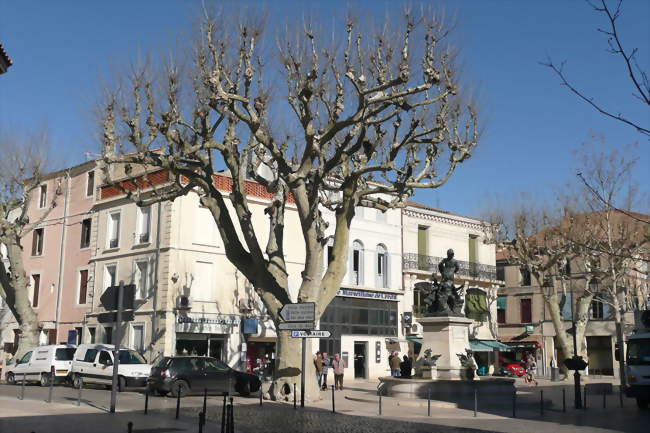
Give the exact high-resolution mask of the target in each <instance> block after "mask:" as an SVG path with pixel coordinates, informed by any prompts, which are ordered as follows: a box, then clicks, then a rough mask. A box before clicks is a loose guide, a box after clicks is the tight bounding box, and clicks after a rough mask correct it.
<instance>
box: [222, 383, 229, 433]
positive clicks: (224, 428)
mask: <svg viewBox="0 0 650 433" xmlns="http://www.w3.org/2000/svg"><path fill="white" fill-rule="evenodd" d="M227 395H228V393H227V392H224V393H223V409H222V410H221V433H226V404H227V403H226V396H227Z"/></svg>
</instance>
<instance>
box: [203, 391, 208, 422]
mask: <svg viewBox="0 0 650 433" xmlns="http://www.w3.org/2000/svg"><path fill="white" fill-rule="evenodd" d="M207 413H208V388H205V389H204V390H203V416H204V417H205V416H206V414H207Z"/></svg>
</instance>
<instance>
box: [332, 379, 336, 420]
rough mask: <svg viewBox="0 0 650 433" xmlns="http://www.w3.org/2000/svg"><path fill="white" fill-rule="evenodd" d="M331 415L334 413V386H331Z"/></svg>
mask: <svg viewBox="0 0 650 433" xmlns="http://www.w3.org/2000/svg"><path fill="white" fill-rule="evenodd" d="M332 413H336V408H335V407H334V385H332Z"/></svg>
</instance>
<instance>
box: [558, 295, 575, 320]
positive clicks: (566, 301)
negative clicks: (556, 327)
mask: <svg viewBox="0 0 650 433" xmlns="http://www.w3.org/2000/svg"><path fill="white" fill-rule="evenodd" d="M572 303H573V299H572V298H571V295H562V299H561V300H560V308H561V309H562V312H561V314H562V319H564V320H571V314H572V311H571V305H572Z"/></svg>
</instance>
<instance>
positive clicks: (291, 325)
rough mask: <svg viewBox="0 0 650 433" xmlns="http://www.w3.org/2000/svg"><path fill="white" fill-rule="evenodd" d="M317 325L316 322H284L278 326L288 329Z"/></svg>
mask: <svg viewBox="0 0 650 433" xmlns="http://www.w3.org/2000/svg"><path fill="white" fill-rule="evenodd" d="M315 327H316V325H315V324H314V322H282V323H280V325H278V328H279V329H280V330H281V331H286V330H290V329H299V330H306V329H314V328H315Z"/></svg>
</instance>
